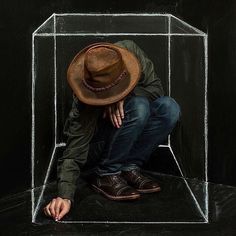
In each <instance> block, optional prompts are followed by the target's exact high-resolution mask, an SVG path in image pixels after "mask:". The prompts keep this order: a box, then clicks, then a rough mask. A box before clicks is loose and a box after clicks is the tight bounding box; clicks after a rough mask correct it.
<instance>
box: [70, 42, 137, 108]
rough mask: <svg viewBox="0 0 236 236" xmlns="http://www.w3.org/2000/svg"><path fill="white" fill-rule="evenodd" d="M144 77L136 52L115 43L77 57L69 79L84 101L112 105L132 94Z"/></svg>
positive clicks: (99, 45) (91, 47)
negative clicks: (141, 75) (140, 79)
mask: <svg viewBox="0 0 236 236" xmlns="http://www.w3.org/2000/svg"><path fill="white" fill-rule="evenodd" d="M140 74H141V69H140V63H139V61H138V59H137V58H136V56H135V55H134V54H133V53H131V52H130V51H128V50H127V49H125V48H122V47H120V46H117V45H115V44H111V43H96V44H92V45H89V46H88V47H86V48H84V49H82V50H81V51H80V52H79V53H78V54H77V55H76V56H75V57H74V59H73V60H72V62H71V63H70V65H69V68H68V71H67V80H68V83H69V85H70V87H71V88H72V90H73V92H74V93H75V95H76V96H77V97H78V99H79V100H80V101H81V102H83V103H86V104H89V105H108V104H112V103H114V102H117V101H119V100H121V99H122V98H124V97H125V96H126V95H128V94H129V93H130V91H131V90H132V89H133V88H134V87H135V85H136V84H137V82H138V80H139V78H140Z"/></svg>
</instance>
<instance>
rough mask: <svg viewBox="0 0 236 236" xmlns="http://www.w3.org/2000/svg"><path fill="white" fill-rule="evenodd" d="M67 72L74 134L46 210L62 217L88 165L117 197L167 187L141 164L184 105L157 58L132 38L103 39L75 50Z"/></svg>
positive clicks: (69, 130) (94, 179)
mask: <svg viewBox="0 0 236 236" xmlns="http://www.w3.org/2000/svg"><path fill="white" fill-rule="evenodd" d="M67 78H68V82H69V84H70V86H71V88H72V90H73V92H74V102H73V105H72V109H71V112H70V114H69V117H68V119H67V121H66V125H65V130H64V131H65V134H66V135H67V136H68V140H67V146H66V149H65V151H64V153H63V156H62V157H61V158H59V160H58V169H57V170H58V197H57V198H54V199H52V201H50V203H48V205H47V206H46V207H45V208H44V212H45V214H46V215H48V216H51V217H53V218H54V219H55V220H60V219H61V218H62V217H63V216H64V215H65V214H67V213H68V212H69V210H70V208H71V204H72V202H73V200H74V193H75V190H76V188H77V185H76V183H77V180H78V177H79V174H80V170H81V168H87V170H88V169H89V170H90V171H91V173H92V174H90V175H89V178H88V182H89V183H90V184H91V185H92V187H93V188H94V189H95V190H97V191H98V192H100V193H102V194H103V195H104V196H105V197H107V198H109V199H111V200H133V199H138V198H139V197H140V193H152V192H158V191H160V186H159V185H158V183H157V182H156V181H155V180H153V179H151V178H149V177H147V176H144V175H143V174H142V173H141V167H142V166H143V164H144V163H145V162H146V161H147V160H148V158H149V156H150V154H151V153H152V151H153V150H154V148H155V147H157V145H159V144H161V143H163V142H164V141H165V140H166V138H167V136H168V134H169V133H170V132H171V131H172V129H173V128H174V126H175V124H176V122H177V120H178V119H179V115H180V108H179V106H178V104H177V103H176V102H175V101H174V99H172V98H170V97H167V96H164V92H163V88H162V85H161V81H160V79H159V78H158V77H157V76H156V73H155V71H154V65H153V63H152V62H151V60H150V59H148V57H147V56H146V55H145V53H144V52H143V51H142V50H141V49H140V48H139V47H138V46H137V45H136V44H135V43H134V42H133V41H130V40H124V41H119V42H117V43H115V44H110V43H97V44H93V45H89V46H88V47H86V48H84V49H83V50H82V51H80V52H79V53H78V54H77V55H76V56H75V58H74V59H73V61H72V62H71V64H70V66H69V69H68V73H67ZM91 163H92V164H93V165H92V166H91Z"/></svg>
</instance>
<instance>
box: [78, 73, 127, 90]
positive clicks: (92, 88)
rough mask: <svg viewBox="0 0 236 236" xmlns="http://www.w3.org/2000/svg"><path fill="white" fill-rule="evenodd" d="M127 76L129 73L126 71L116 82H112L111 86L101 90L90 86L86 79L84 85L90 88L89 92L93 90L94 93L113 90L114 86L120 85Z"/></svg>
mask: <svg viewBox="0 0 236 236" xmlns="http://www.w3.org/2000/svg"><path fill="white" fill-rule="evenodd" d="M127 75H128V73H127V71H126V70H124V71H123V72H122V73H121V74H120V75H119V77H118V78H117V79H116V80H115V81H114V82H112V83H111V84H108V85H106V86H104V87H99V88H96V87H93V86H91V85H89V84H88V83H87V81H86V80H85V79H83V80H82V81H83V84H84V85H85V86H86V88H88V89H89V90H91V91H93V92H101V91H104V90H107V89H110V88H112V87H113V86H115V85H116V84H118V83H119V82H120V80H122V79H124V78H125V77H127Z"/></svg>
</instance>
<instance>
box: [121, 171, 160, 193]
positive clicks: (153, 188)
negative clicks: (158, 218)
mask: <svg viewBox="0 0 236 236" xmlns="http://www.w3.org/2000/svg"><path fill="white" fill-rule="evenodd" d="M121 176H122V177H123V178H124V179H125V180H126V181H127V183H128V184H129V185H130V186H132V187H134V188H135V189H136V190H137V191H138V192H140V193H154V192H159V191H160V190H161V188H160V186H159V184H158V183H157V182H156V181H155V180H153V179H151V178H150V177H147V176H144V175H142V174H141V173H140V170H139V169H134V170H131V171H123V172H122V174H121Z"/></svg>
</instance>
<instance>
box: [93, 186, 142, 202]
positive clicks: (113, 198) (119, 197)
mask: <svg viewBox="0 0 236 236" xmlns="http://www.w3.org/2000/svg"><path fill="white" fill-rule="evenodd" d="M92 187H93V188H94V190H95V191H96V192H98V193H102V194H103V195H104V196H105V197H107V198H108V199H110V200H114V201H126V200H135V199H138V198H140V194H134V195H130V196H112V195H110V194H108V193H106V192H104V191H103V190H102V189H100V188H98V187H97V186H96V185H93V184H92Z"/></svg>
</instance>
